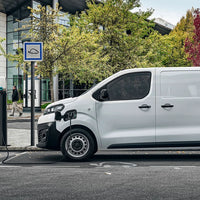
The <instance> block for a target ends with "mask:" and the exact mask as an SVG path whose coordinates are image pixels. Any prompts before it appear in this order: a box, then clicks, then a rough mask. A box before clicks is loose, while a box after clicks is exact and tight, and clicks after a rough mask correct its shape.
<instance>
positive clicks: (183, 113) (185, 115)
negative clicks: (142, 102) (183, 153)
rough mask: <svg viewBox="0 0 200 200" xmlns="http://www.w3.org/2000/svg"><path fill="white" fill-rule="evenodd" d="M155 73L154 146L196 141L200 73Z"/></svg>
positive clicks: (199, 118) (192, 70)
mask: <svg viewBox="0 0 200 200" xmlns="http://www.w3.org/2000/svg"><path fill="white" fill-rule="evenodd" d="M156 73H157V79H156V80H157V84H156V93H157V97H156V143H157V144H158V143H162V142H168V143H170V142H171V143H173V142H183V143H182V144H183V145H184V143H185V144H186V143H190V142H198V141H200V69H199V68H190V69H188V68H185V69H184V68H180V69H179V68H177V69H172V70H171V69H163V68H159V69H156Z"/></svg>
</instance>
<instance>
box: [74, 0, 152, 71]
mask: <svg viewBox="0 0 200 200" xmlns="http://www.w3.org/2000/svg"><path fill="white" fill-rule="evenodd" d="M87 6H88V10H87V12H82V13H81V14H80V15H79V18H77V26H79V27H80V28H81V30H85V29H87V30H88V31H91V32H94V31H96V32H97V33H99V34H100V33H101V34H102V36H101V37H100V38H99V41H98V44H99V45H101V46H103V53H104V55H106V56H107V58H108V62H107V66H109V67H110V69H111V71H112V73H114V72H117V71H119V70H122V69H126V68H133V67H145V66H147V65H148V64H147V63H148V60H147V58H146V50H145V49H144V44H145V42H146V37H147V36H148V35H149V33H150V31H152V27H153V25H154V24H153V23H152V22H149V21H148V20H147V18H148V17H149V16H150V15H151V14H152V11H147V12H141V11H140V12H135V13H132V12H131V10H133V9H134V8H137V7H139V6H140V4H139V0H127V1H123V0H102V1H101V3H99V4H95V3H94V2H93V1H88V3H87Z"/></svg>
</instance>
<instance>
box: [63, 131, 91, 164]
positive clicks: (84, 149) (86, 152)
mask: <svg viewBox="0 0 200 200" xmlns="http://www.w3.org/2000/svg"><path fill="white" fill-rule="evenodd" d="M94 150H95V144H94V140H93V138H92V136H91V135H90V134H89V133H88V132H87V131H85V130H83V129H79V128H77V129H72V130H71V131H68V132H67V133H66V134H65V135H64V136H63V138H62V140H61V151H62V153H63V155H64V156H65V158H67V159H70V160H76V161H83V160H87V159H89V158H90V157H91V156H92V155H93V154H94Z"/></svg>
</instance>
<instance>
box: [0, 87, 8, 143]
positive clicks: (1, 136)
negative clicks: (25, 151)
mask: <svg viewBox="0 0 200 200" xmlns="http://www.w3.org/2000/svg"><path fill="white" fill-rule="evenodd" d="M6 145H7V101H6V91H4V90H3V88H2V87H0V146H6Z"/></svg>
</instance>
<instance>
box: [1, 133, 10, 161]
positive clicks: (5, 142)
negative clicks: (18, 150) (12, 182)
mask: <svg viewBox="0 0 200 200" xmlns="http://www.w3.org/2000/svg"><path fill="white" fill-rule="evenodd" d="M2 139H3V143H4V145H5V147H6V152H7V156H6V158H4V159H3V160H2V162H1V163H2V164H6V163H5V161H6V160H8V158H9V150H8V145H7V143H6V142H5V139H4V135H3V137H2Z"/></svg>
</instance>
